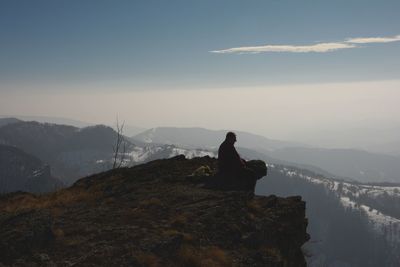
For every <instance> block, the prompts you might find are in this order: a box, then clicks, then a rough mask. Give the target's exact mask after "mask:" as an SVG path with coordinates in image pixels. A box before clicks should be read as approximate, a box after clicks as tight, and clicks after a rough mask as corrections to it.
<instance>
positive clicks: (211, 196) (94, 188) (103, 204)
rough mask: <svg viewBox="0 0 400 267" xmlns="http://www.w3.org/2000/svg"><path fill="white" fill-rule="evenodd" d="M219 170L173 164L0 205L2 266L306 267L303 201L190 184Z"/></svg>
mask: <svg viewBox="0 0 400 267" xmlns="http://www.w3.org/2000/svg"><path fill="white" fill-rule="evenodd" d="M215 165H216V160H215V159H213V158H210V157H203V158H195V159H191V160H188V159H185V158H184V157H179V156H178V157H175V158H172V159H167V160H157V161H153V162H150V163H147V164H143V165H138V166H135V167H132V168H123V169H117V170H112V171H108V172H105V173H101V174H97V175H93V176H90V177H86V178H83V179H81V180H79V181H77V182H76V183H75V184H74V185H73V186H71V187H70V188H66V189H62V190H60V191H58V192H55V193H52V194H46V195H33V194H28V193H21V192H20V193H12V194H7V195H3V196H1V197H0V266H210V267H212V266H305V265H306V263H305V260H304V256H303V253H302V251H301V246H302V245H303V244H304V243H305V242H306V241H307V240H308V235H307V233H306V227H307V219H306V218H305V203H304V202H303V201H301V199H300V197H290V198H278V197H275V196H269V197H259V196H253V195H252V194H249V193H246V192H239V191H236V192H235V191H219V190H213V189H206V188H204V187H202V186H201V184H198V181H199V180H201V178H200V179H197V178H196V177H195V178H196V179H193V176H191V175H193V174H195V175H197V176H198V175H199V174H198V173H197V172H196V170H198V169H199V167H201V166H208V167H209V168H210V169H211V171H214V170H215ZM207 169H208V168H207ZM200 175H204V173H203V174H200ZM264 179H268V178H264ZM194 180H196V181H197V183H193V181H194Z"/></svg>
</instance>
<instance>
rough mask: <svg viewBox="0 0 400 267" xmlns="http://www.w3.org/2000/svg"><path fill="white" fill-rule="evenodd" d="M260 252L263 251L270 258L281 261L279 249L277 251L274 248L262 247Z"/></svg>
mask: <svg viewBox="0 0 400 267" xmlns="http://www.w3.org/2000/svg"><path fill="white" fill-rule="evenodd" d="M262 250H263V251H264V252H265V253H266V254H267V255H268V256H270V257H274V258H276V259H278V260H281V259H282V254H281V252H280V251H279V249H277V248H274V247H264V248H263V249H262Z"/></svg>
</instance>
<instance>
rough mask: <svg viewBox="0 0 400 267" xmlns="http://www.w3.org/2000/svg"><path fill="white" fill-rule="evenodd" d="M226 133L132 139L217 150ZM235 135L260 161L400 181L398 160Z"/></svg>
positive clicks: (176, 131)
mask: <svg viewBox="0 0 400 267" xmlns="http://www.w3.org/2000/svg"><path fill="white" fill-rule="evenodd" d="M226 132H227V131H214V130H207V129H203V128H174V127H159V128H154V129H150V130H147V131H145V132H143V133H140V134H138V135H136V136H134V137H133V138H132V139H133V140H139V141H140V142H143V143H149V144H154V143H156V144H173V145H175V146H177V147H187V148H190V147H192V148H194V147H195V148H204V149H209V150H213V151H215V150H217V149H218V146H219V144H220V143H221V142H222V141H223V140H224V139H225V134H226ZM236 133H237V136H238V137H237V139H238V142H237V147H239V148H245V149H250V150H251V151H253V152H251V153H250V154H254V151H257V152H258V155H259V156H261V157H262V156H263V159H265V160H267V161H269V162H273V163H281V164H282V163H283V164H286V165H293V166H297V167H301V168H307V169H311V170H313V171H317V172H319V173H322V174H326V175H329V176H335V177H337V178H345V179H348V180H358V181H360V182H382V181H386V182H400V157H397V156H390V155H383V154H376V153H370V152H366V151H363V150H355V149H322V148H316V147H311V146H307V145H303V144H299V143H291V142H285V141H279V140H272V139H268V138H265V137H262V136H259V135H254V134H251V133H246V132H240V131H238V132H236Z"/></svg>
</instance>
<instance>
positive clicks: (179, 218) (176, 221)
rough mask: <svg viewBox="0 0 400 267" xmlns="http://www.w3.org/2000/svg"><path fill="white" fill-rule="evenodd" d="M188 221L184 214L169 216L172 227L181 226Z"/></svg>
mask: <svg viewBox="0 0 400 267" xmlns="http://www.w3.org/2000/svg"><path fill="white" fill-rule="evenodd" d="M187 222H188V217H187V215H186V214H178V215H176V216H175V217H173V218H171V221H170V223H171V225H172V226H173V227H179V228H180V227H183V226H184V225H185V224H186V223H187Z"/></svg>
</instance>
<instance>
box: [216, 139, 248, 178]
mask: <svg viewBox="0 0 400 267" xmlns="http://www.w3.org/2000/svg"><path fill="white" fill-rule="evenodd" d="M243 167H244V164H243V161H242V159H241V158H240V156H239V153H238V152H237V151H236V148H235V146H234V145H233V144H230V143H228V142H227V141H226V140H225V141H224V142H223V143H222V144H221V145H220V146H219V149H218V170H219V172H220V173H234V172H237V171H238V170H239V169H240V168H243Z"/></svg>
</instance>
